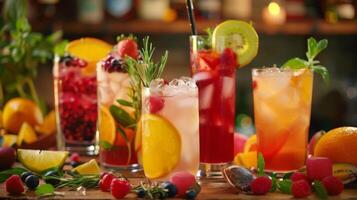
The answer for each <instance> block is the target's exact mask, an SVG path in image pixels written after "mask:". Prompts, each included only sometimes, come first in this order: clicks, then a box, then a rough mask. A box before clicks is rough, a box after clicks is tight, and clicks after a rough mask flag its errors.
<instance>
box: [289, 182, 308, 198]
mask: <svg viewBox="0 0 357 200" xmlns="http://www.w3.org/2000/svg"><path fill="white" fill-rule="evenodd" d="M291 192H292V194H293V195H294V197H295V198H305V197H307V196H309V195H310V194H311V187H310V184H309V183H308V182H307V181H305V180H298V181H294V182H293V184H292V186H291Z"/></svg>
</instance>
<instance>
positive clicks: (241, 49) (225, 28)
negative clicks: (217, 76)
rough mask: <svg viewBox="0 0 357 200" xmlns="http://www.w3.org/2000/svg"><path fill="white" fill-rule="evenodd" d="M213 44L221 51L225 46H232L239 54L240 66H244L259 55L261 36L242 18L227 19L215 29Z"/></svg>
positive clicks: (238, 61)
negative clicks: (241, 19)
mask: <svg viewBox="0 0 357 200" xmlns="http://www.w3.org/2000/svg"><path fill="white" fill-rule="evenodd" d="M222 36H223V37H222ZM212 46H213V48H214V49H216V50H218V51H219V52H221V51H223V50H224V48H231V49H232V50H233V51H235V53H236V54H237V55H238V56H237V63H238V67H243V66H245V65H247V64H249V63H250V62H251V61H252V60H253V58H255V56H256V55H257V53H258V48H259V38H258V34H257V32H256V31H255V29H254V28H253V26H252V25H251V24H249V23H247V22H244V21H240V20H227V21H224V22H222V23H221V24H219V25H218V26H217V27H216V28H215V29H214V31H213V35H212Z"/></svg>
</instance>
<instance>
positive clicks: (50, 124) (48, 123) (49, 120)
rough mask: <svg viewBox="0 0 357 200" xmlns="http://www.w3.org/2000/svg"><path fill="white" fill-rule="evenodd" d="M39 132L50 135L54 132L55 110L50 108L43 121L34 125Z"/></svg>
mask: <svg viewBox="0 0 357 200" xmlns="http://www.w3.org/2000/svg"><path fill="white" fill-rule="evenodd" d="M35 129H36V131H37V132H38V133H40V134H44V135H51V134H53V133H55V132H56V112H55V111H54V110H52V111H51V112H49V113H48V114H47V115H46V116H45V118H44V119H43V123H42V124H40V125H38V126H36V127H35Z"/></svg>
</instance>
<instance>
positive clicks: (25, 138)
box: [16, 122, 37, 147]
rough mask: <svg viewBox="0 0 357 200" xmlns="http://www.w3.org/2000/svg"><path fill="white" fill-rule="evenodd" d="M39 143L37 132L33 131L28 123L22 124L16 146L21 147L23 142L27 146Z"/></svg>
mask: <svg viewBox="0 0 357 200" xmlns="http://www.w3.org/2000/svg"><path fill="white" fill-rule="evenodd" d="M36 141H37V135H36V133H35V130H33V128H32V126H30V125H29V124H28V123H27V122H24V123H22V125H21V128H20V132H19V135H18V137H17V140H16V145H17V146H18V147H19V146H21V144H22V142H25V143H27V144H31V143H33V142H36Z"/></svg>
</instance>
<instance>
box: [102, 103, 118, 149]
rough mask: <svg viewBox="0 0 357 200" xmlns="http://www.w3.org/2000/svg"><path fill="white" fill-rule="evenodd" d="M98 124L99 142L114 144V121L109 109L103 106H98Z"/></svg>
mask: <svg viewBox="0 0 357 200" xmlns="http://www.w3.org/2000/svg"><path fill="white" fill-rule="evenodd" d="M98 124H99V125H98V127H99V128H98V129H99V142H102V141H105V142H108V143H109V144H111V145H113V144H114V142H115V121H114V118H113V117H112V115H111V114H110V112H109V109H108V108H106V107H104V106H100V116H99V121H98Z"/></svg>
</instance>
